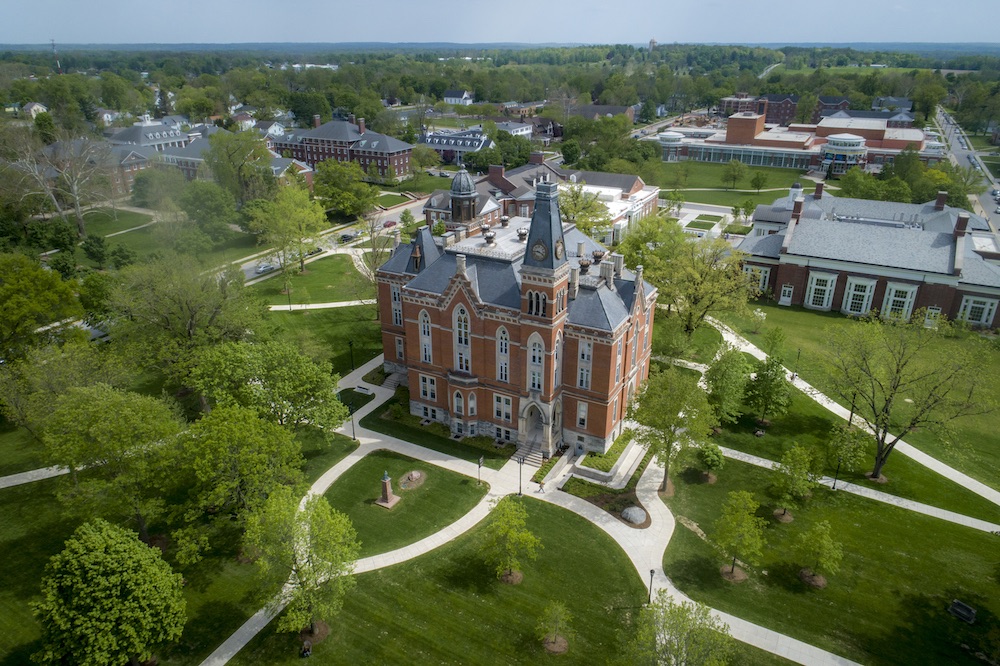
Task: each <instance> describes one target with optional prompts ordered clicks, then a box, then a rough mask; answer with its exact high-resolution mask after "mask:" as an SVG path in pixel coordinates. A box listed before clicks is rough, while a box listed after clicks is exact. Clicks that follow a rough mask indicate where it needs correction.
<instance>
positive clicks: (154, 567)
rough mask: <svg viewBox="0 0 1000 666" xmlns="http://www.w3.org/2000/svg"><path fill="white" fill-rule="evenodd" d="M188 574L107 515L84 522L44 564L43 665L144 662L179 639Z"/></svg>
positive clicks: (37, 610)
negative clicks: (182, 573)
mask: <svg viewBox="0 0 1000 666" xmlns="http://www.w3.org/2000/svg"><path fill="white" fill-rule="evenodd" d="M181 585H182V581H181V576H180V574H175V573H174V572H173V571H171V569H170V565H168V564H167V563H166V562H164V561H163V558H162V557H161V556H160V552H159V551H158V550H156V549H155V548H150V547H149V546H147V545H145V544H143V543H141V542H140V541H139V540H138V539H136V538H135V535H134V534H132V533H130V532H128V531H126V530H124V529H122V528H120V527H116V526H114V525H111V524H109V523H107V522H105V521H103V520H95V521H93V522H91V523H86V524H84V525H81V526H80V527H79V528H78V529H77V530H76V531H75V532H74V533H73V536H71V537H70V538H69V539H68V540H67V541H66V544H65V548H64V549H63V550H62V552H60V553H59V554H57V555H55V556H53V557H52V559H50V560H49V563H48V564H47V565H46V567H45V577H44V578H43V579H42V599H41V601H36V602H33V603H32V611H33V612H34V614H35V618H36V619H37V620H38V623H39V624H40V625H41V627H42V639H41V645H42V648H41V650H40V651H38V652H36V653H35V654H34V655H33V659H34V661H36V662H38V663H39V664H52V665H53V666H55V665H57V664H67V663H72V664H79V665H80V666H106V665H107V664H123V663H125V662H128V663H129V664H132V665H133V666H138V664H139V663H140V662H143V661H146V660H148V659H149V658H150V657H152V655H153V651H154V650H156V649H157V648H160V647H162V646H164V645H166V644H168V643H170V642H171V641H174V640H177V639H178V638H179V637H180V635H181V631H182V630H183V628H184V623H185V621H186V613H185V602H184V595H183V593H182V591H181Z"/></svg>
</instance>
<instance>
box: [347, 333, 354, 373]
mask: <svg viewBox="0 0 1000 666" xmlns="http://www.w3.org/2000/svg"><path fill="white" fill-rule="evenodd" d="M347 348H348V349H349V350H351V372H353V371H354V340H348V341H347Z"/></svg>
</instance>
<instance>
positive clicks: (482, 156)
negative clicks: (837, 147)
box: [462, 148, 504, 173]
mask: <svg viewBox="0 0 1000 666" xmlns="http://www.w3.org/2000/svg"><path fill="white" fill-rule="evenodd" d="M462 163H463V164H464V165H465V168H466V169H468V170H469V172H470V173H477V172H479V173H486V172H488V171H489V170H490V165H491V164H493V165H497V166H499V165H501V164H503V163H504V160H503V153H502V152H501V151H500V148H483V149H482V150H477V151H476V152H474V153H466V154H465V155H463V156H462Z"/></svg>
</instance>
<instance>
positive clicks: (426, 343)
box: [420, 310, 434, 363]
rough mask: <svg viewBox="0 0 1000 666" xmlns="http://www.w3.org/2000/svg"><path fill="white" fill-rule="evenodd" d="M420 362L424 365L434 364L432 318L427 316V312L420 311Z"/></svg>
mask: <svg viewBox="0 0 1000 666" xmlns="http://www.w3.org/2000/svg"><path fill="white" fill-rule="evenodd" d="M420 360H421V361H423V362H424V363H433V362H434V355H433V353H432V352H431V316H430V315H429V314H427V310H421V311H420Z"/></svg>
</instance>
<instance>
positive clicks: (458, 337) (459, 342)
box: [455, 307, 472, 372]
mask: <svg viewBox="0 0 1000 666" xmlns="http://www.w3.org/2000/svg"><path fill="white" fill-rule="evenodd" d="M470 357H471V354H470V353H469V313H468V312H466V311H465V308H463V307H459V308H458V310H456V311H455V368H456V369H457V370H458V371H459V372H471V369H472V361H471V358H470Z"/></svg>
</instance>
